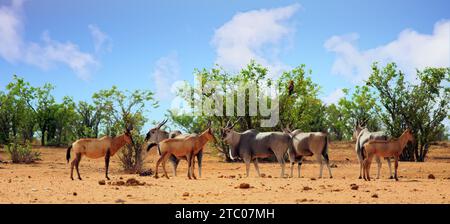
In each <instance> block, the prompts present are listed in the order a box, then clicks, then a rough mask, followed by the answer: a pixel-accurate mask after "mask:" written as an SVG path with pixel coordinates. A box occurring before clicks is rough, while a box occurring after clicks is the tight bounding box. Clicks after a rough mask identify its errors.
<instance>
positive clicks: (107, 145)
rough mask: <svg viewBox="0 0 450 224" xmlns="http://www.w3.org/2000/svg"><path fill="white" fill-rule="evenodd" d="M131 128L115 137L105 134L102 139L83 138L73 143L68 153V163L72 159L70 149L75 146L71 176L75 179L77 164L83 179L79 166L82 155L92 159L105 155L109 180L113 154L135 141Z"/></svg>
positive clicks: (79, 177) (106, 173) (106, 174)
mask: <svg viewBox="0 0 450 224" xmlns="http://www.w3.org/2000/svg"><path fill="white" fill-rule="evenodd" d="M130 130H131V128H127V129H126V130H125V132H124V133H123V134H121V135H119V136H116V137H114V138H112V137H109V136H105V137H102V138H100V139H96V138H82V139H79V140H77V141H76V142H74V143H72V145H71V146H70V147H69V148H68V149H67V154H66V159H67V163H68V162H69V160H70V150H71V149H72V148H73V152H74V153H75V159H73V160H72V163H71V164H70V178H71V179H72V180H73V167H74V166H75V168H76V169H77V174H78V179H80V180H81V176H80V172H79V170H78V166H79V165H80V161H81V157H82V156H86V157H88V158H91V159H98V158H101V157H105V177H106V179H108V180H109V177H108V168H109V159H110V157H111V156H114V155H115V154H116V153H117V151H119V149H121V148H122V147H123V146H124V145H125V144H130V143H132V142H133V139H132V137H131V132H130Z"/></svg>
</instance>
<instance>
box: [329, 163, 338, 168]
mask: <svg viewBox="0 0 450 224" xmlns="http://www.w3.org/2000/svg"><path fill="white" fill-rule="evenodd" d="M330 167H331V168H337V167H338V166H337V165H336V163H333V164H331V165H330Z"/></svg>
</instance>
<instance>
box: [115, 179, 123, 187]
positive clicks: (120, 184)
mask: <svg viewBox="0 0 450 224" xmlns="http://www.w3.org/2000/svg"><path fill="white" fill-rule="evenodd" d="M115 185H117V186H123V185H125V182H123V181H122V180H119V181H117V182H115Z"/></svg>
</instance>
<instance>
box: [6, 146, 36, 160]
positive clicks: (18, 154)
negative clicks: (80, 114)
mask: <svg viewBox="0 0 450 224" xmlns="http://www.w3.org/2000/svg"><path fill="white" fill-rule="evenodd" d="M6 152H7V153H8V154H9V155H10V157H11V160H12V162H13V163H32V162H34V161H36V160H39V159H40V156H41V153H40V152H36V151H33V150H32V149H31V145H30V144H16V143H10V144H9V145H7V146H6Z"/></svg>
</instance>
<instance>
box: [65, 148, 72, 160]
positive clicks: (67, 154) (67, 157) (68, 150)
mask: <svg viewBox="0 0 450 224" xmlns="http://www.w3.org/2000/svg"><path fill="white" fill-rule="evenodd" d="M71 149H72V145H70V146H69V148H67V153H66V159H67V163H69V160H70V150H71Z"/></svg>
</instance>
